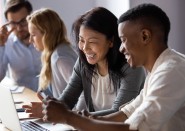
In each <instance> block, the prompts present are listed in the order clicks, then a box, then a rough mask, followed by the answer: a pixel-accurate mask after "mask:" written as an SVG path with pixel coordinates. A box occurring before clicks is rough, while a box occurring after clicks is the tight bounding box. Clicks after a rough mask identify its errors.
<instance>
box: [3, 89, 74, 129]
mask: <svg viewBox="0 0 185 131" xmlns="http://www.w3.org/2000/svg"><path fill="white" fill-rule="evenodd" d="M0 120H1V122H2V124H3V125H5V127H6V128H8V129H10V130H12V131H24V130H23V126H27V125H28V126H30V122H31V124H32V125H34V126H37V128H42V129H41V130H42V131H49V130H52V131H57V130H58V131H59V130H60V131H61V130H62V131H65V130H68V131H69V130H74V128H73V127H71V126H68V125H64V124H57V125H53V124H51V123H44V122H41V121H40V120H36V121H34V122H33V121H30V120H29V121H28V120H27V121H23V122H22V121H21V122H20V121H19V117H18V114H17V111H16V107H15V104H14V100H13V97H12V93H11V91H10V89H9V88H5V87H1V86H0ZM38 130H40V129H38ZM28 131H29V130H28ZM34 131H36V130H34Z"/></svg>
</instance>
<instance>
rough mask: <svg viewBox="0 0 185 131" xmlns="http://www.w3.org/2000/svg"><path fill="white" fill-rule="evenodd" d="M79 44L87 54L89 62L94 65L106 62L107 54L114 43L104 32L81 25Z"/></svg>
mask: <svg viewBox="0 0 185 131" xmlns="http://www.w3.org/2000/svg"><path fill="white" fill-rule="evenodd" d="M78 46H79V49H80V50H81V51H82V52H83V53H84V54H85V56H86V59H87V62H88V63H89V64H92V65H94V64H101V63H102V62H103V63H104V62H106V55H107V53H108V51H109V48H111V47H112V46H113V43H112V42H111V41H110V40H107V38H106V36H105V35H104V34H102V33H99V32H97V31H94V30H92V29H89V28H87V27H85V26H81V27H80V32H79V43H78Z"/></svg>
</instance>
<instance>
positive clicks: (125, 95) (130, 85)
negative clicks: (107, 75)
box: [91, 65, 145, 116]
mask: <svg viewBox="0 0 185 131" xmlns="http://www.w3.org/2000/svg"><path fill="white" fill-rule="evenodd" d="M124 68H125V71H124V73H125V74H124V76H125V77H123V78H122V79H121V83H120V89H119V92H118V94H117V96H116V99H115V101H114V103H113V105H112V108H111V109H107V110H101V111H96V112H91V114H92V115H96V116H103V115H107V114H110V113H114V112H117V111H118V110H119V107H120V106H121V105H123V104H125V103H127V102H129V101H131V100H132V99H133V98H135V97H136V96H137V95H138V94H139V92H140V90H141V89H142V88H143V84H144V81H145V72H144V70H143V68H136V69H132V68H130V67H128V65H125V66H124Z"/></svg>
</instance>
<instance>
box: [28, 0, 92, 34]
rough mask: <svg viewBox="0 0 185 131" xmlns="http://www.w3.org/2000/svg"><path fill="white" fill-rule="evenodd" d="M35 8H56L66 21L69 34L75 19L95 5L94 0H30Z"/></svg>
mask: <svg viewBox="0 0 185 131" xmlns="http://www.w3.org/2000/svg"><path fill="white" fill-rule="evenodd" d="M29 1H30V2H31V3H32V5H33V9H34V10H36V9H39V8H42V7H47V8H50V9H53V10H55V11H56V12H57V13H58V14H59V15H60V17H61V18H62V20H63V21H64V23H65V25H66V27H67V31H68V35H69V36H70V33H71V26H72V23H73V22H74V21H75V19H76V18H77V17H78V16H79V15H81V14H83V13H84V12H85V11H87V10H89V9H91V8H92V7H94V5H95V2H94V1H93V0H29Z"/></svg>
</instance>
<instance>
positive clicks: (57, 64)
mask: <svg viewBox="0 0 185 131" xmlns="http://www.w3.org/2000/svg"><path fill="white" fill-rule="evenodd" d="M77 57H78V55H77V54H76V53H75V51H74V50H73V49H72V47H71V46H70V45H69V44H65V43H63V44H60V45H59V46H58V47H57V48H56V49H55V51H54V52H53V53H52V56H51V68H52V78H53V79H52V81H51V87H50V90H51V92H52V95H53V97H55V98H57V97H59V95H60V94H62V92H63V90H64V89H65V88H66V86H67V83H68V82H69V80H70V77H71V74H72V71H73V67H74V65H75V62H76V59H77Z"/></svg>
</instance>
